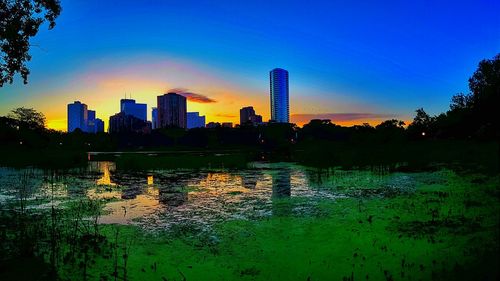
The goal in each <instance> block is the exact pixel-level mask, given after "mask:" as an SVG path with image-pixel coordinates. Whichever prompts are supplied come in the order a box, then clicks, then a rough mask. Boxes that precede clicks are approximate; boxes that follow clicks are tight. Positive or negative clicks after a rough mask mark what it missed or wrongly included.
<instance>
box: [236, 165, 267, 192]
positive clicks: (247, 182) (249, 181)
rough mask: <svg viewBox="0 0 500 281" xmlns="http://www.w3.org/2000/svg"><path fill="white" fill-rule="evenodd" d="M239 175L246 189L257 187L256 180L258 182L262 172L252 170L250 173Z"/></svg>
mask: <svg viewBox="0 0 500 281" xmlns="http://www.w3.org/2000/svg"><path fill="white" fill-rule="evenodd" d="M240 177H241V185H242V186H243V187H244V188H247V189H255V188H256V187H257V182H259V181H260V180H261V179H262V177H263V173H262V172H261V171H259V170H252V173H242V174H240Z"/></svg>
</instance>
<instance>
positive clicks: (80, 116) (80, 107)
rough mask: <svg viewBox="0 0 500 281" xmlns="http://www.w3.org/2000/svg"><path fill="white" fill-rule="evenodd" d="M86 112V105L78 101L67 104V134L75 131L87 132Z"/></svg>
mask: <svg viewBox="0 0 500 281" xmlns="http://www.w3.org/2000/svg"><path fill="white" fill-rule="evenodd" d="M87 119H88V111H87V105H86V104H84V103H81V102H79V101H75V102H74V103H70V104H68V132H69V133H71V132H73V131H74V130H76V129H80V130H82V131H83V132H86V131H87Z"/></svg>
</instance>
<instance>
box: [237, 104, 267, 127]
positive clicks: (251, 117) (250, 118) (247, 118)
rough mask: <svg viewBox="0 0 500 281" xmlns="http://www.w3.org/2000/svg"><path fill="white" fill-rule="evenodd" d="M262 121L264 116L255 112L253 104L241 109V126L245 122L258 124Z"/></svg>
mask: <svg viewBox="0 0 500 281" xmlns="http://www.w3.org/2000/svg"><path fill="white" fill-rule="evenodd" d="M261 123H262V116H260V115H257V114H255V110H254V109H253V107H252V106H247V107H243V108H242V109H240V126H243V125H245V124H252V125H257V124H261Z"/></svg>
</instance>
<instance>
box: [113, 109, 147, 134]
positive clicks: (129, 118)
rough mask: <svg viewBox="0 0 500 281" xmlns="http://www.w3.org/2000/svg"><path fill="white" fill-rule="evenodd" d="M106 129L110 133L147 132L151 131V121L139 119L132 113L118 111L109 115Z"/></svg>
mask: <svg viewBox="0 0 500 281" xmlns="http://www.w3.org/2000/svg"><path fill="white" fill-rule="evenodd" d="M108 131H109V133H110V134H118V133H143V134H147V133H150V132H151V123H150V122H148V121H144V120H142V119H139V118H137V117H135V116H133V115H129V114H125V113H124V112H120V113H117V114H115V115H113V116H111V117H109V128H108Z"/></svg>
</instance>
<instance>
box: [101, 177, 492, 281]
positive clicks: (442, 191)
mask: <svg viewBox="0 0 500 281" xmlns="http://www.w3.org/2000/svg"><path fill="white" fill-rule="evenodd" d="M419 176H425V175H419ZM425 177H426V181H427V183H424V184H420V185H418V186H417V187H416V190H415V192H414V193H412V194H399V195H396V196H390V197H380V196H368V197H364V198H363V200H362V201H361V203H360V200H359V198H351V197H346V198H340V199H336V200H321V201H320V202H318V204H317V206H316V209H318V210H320V211H321V212H318V213H321V215H320V216H296V215H292V214H291V213H289V212H288V213H287V212H286V211H287V210H289V209H290V208H293V207H294V205H295V204H298V202H294V201H293V200H287V199H282V200H280V201H279V202H277V203H275V206H273V208H274V209H273V212H275V213H276V214H278V215H276V214H275V215H273V216H271V217H267V218H263V219H257V220H230V221H226V222H222V223H218V224H217V225H215V226H214V227H213V228H211V229H208V230H207V229H200V228H197V227H195V226H193V227H192V228H189V226H185V227H184V228H178V229H174V230H170V231H166V232H156V233H150V232H147V231H144V230H141V229H139V228H136V227H130V226H128V227H124V226H107V227H106V228H107V229H108V230H107V231H105V232H108V236H109V235H110V233H111V232H112V231H111V230H110V229H113V228H118V229H120V231H121V235H122V236H123V237H122V239H123V241H133V242H132V244H131V245H132V246H131V248H130V254H129V257H128V259H129V260H128V264H127V267H128V268H127V278H128V279H129V280H457V279H458V280H473V279H475V280H478V279H483V278H486V280H490V278H491V280H493V278H496V277H498V271H497V269H496V268H495V266H494V265H495V264H496V262H498V254H497V252H498V249H499V245H498V243H499V242H498V237H499V232H498V229H499V228H498V227H499V224H498V222H499V219H500V216H499V214H500V206H499V204H498V203H499V202H498V197H495V196H492V194H496V193H495V192H498V185H497V183H498V177H491V178H486V179H485V178H483V182H481V183H480V184H478V183H476V182H475V180H474V179H475V178H476V176H475V175H457V174H455V173H453V172H450V171H444V172H443V171H441V172H439V173H437V174H431V175H428V176H425ZM436 179H438V180H436ZM471 200H472V201H473V202H475V203H474V204H470V203H468V202H470V201H471ZM287 201H288V202H287ZM280 209H284V211H283V210H280ZM106 264H107V263H106V262H105V261H98V262H97V263H96V267H95V268H94V269H93V272H94V276H97V274H98V273H102V272H108V273H109V272H112V270H111V269H110V268H109V267H107V266H106ZM103 278H104V277H103ZM108 280H113V279H112V278H111V277H110V276H109V275H108Z"/></svg>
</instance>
